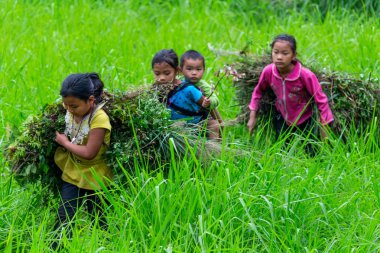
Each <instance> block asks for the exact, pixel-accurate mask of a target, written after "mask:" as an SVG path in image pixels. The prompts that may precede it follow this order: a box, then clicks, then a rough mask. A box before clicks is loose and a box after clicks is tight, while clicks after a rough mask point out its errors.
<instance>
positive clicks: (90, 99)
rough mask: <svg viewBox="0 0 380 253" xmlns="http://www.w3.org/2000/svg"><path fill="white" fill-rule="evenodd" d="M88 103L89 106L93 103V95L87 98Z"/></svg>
mask: <svg viewBox="0 0 380 253" xmlns="http://www.w3.org/2000/svg"><path fill="white" fill-rule="evenodd" d="M88 102H90V103H91V104H93V103H94V102H95V97H94V95H91V96H90V97H89V98H88Z"/></svg>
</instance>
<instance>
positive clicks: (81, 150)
mask: <svg viewBox="0 0 380 253" xmlns="http://www.w3.org/2000/svg"><path fill="white" fill-rule="evenodd" d="M62 146H63V147H64V148H65V149H67V150H68V151H69V152H71V153H73V154H75V155H77V156H79V157H81V158H83V159H86V160H92V159H94V158H95V157H96V154H97V153H98V152H99V149H100V148H99V149H97V150H96V149H94V148H89V147H88V146H87V145H86V146H82V145H77V144H73V143H71V142H66V143H64V144H63V145H62Z"/></svg>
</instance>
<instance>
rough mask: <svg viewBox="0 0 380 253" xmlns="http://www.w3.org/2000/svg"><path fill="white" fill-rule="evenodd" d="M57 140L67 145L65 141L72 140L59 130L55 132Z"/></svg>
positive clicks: (60, 143)
mask: <svg viewBox="0 0 380 253" xmlns="http://www.w3.org/2000/svg"><path fill="white" fill-rule="evenodd" d="M55 141H56V142H57V143H58V144H59V145H61V146H65V143H67V142H70V141H69V139H68V138H67V136H66V135H65V134H61V133H59V132H55Z"/></svg>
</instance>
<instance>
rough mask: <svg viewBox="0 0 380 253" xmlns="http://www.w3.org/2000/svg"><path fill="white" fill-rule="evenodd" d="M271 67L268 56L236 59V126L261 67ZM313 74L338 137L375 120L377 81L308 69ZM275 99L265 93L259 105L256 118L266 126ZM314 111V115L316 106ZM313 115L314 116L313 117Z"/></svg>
mask: <svg viewBox="0 0 380 253" xmlns="http://www.w3.org/2000/svg"><path fill="white" fill-rule="evenodd" d="M270 63H271V58H270V55H267V54H263V55H249V56H245V57H241V58H239V60H238V61H236V62H235V63H234V64H232V66H234V68H235V72H234V75H235V76H238V77H239V78H236V79H235V81H234V87H235V95H236V100H237V101H240V104H239V105H240V115H239V117H238V118H239V119H240V122H241V123H242V122H246V121H247V119H248V117H249V109H248V104H249V102H250V99H251V95H252V92H253V89H254V88H255V87H256V85H257V83H258V81H259V78H260V74H261V72H262V70H263V69H264V67H265V66H266V65H268V64H270ZM306 67H307V66H306ZM311 70H312V71H313V72H314V73H315V74H316V76H317V78H318V80H319V82H320V84H321V86H322V89H323V91H324V92H325V94H326V95H327V97H328V100H329V105H330V108H331V110H332V112H333V114H334V118H335V121H334V123H333V125H332V130H333V132H335V133H342V132H343V131H344V130H345V129H350V128H351V127H355V128H359V127H362V126H367V125H370V124H371V122H372V121H373V120H378V119H379V115H380V110H379V109H380V108H379V88H380V87H379V80H378V79H371V78H370V77H368V78H364V77H354V76H353V75H350V74H347V73H340V72H334V71H327V70H326V69H317V68H311ZM274 104H275V95H274V93H273V92H272V90H271V89H268V90H267V91H266V92H265V94H264V96H263V98H262V100H261V104H260V108H261V109H260V113H259V115H260V117H261V119H262V120H264V121H265V122H267V121H268V120H272V118H271V113H270V112H271V111H273V110H274ZM314 110H315V111H316V112H317V108H316V105H314ZM316 115H317V114H316Z"/></svg>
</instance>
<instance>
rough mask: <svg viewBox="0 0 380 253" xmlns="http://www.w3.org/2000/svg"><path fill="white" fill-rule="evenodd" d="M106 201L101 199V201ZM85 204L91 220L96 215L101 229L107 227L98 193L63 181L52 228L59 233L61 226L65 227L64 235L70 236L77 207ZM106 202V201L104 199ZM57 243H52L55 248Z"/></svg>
mask: <svg viewBox="0 0 380 253" xmlns="http://www.w3.org/2000/svg"><path fill="white" fill-rule="evenodd" d="M104 201H106V200H105V199H103V202H104ZM84 203H85V204H86V206H87V211H88V213H89V214H90V215H91V218H92V221H93V222H94V221H95V217H96V216H97V217H98V218H99V219H98V221H99V226H100V227H101V228H103V229H107V221H106V219H105V217H104V216H103V211H104V208H103V203H102V200H101V198H100V197H99V194H98V193H97V192H95V191H92V190H86V189H82V188H78V187H77V186H75V185H73V184H70V183H67V182H63V185H62V191H61V202H60V204H59V208H58V220H57V222H56V224H55V226H54V230H55V231H56V232H58V233H59V235H58V236H59V237H60V234H61V232H60V230H62V229H63V228H65V229H66V236H67V237H68V238H70V237H71V236H72V227H73V225H74V222H73V220H74V219H75V214H76V213H77V210H78V208H80V207H81V206H82V205H83V204H84ZM106 204H108V203H107V201H106ZM57 246H58V243H57V242H55V243H54V244H53V248H56V247H57Z"/></svg>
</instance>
